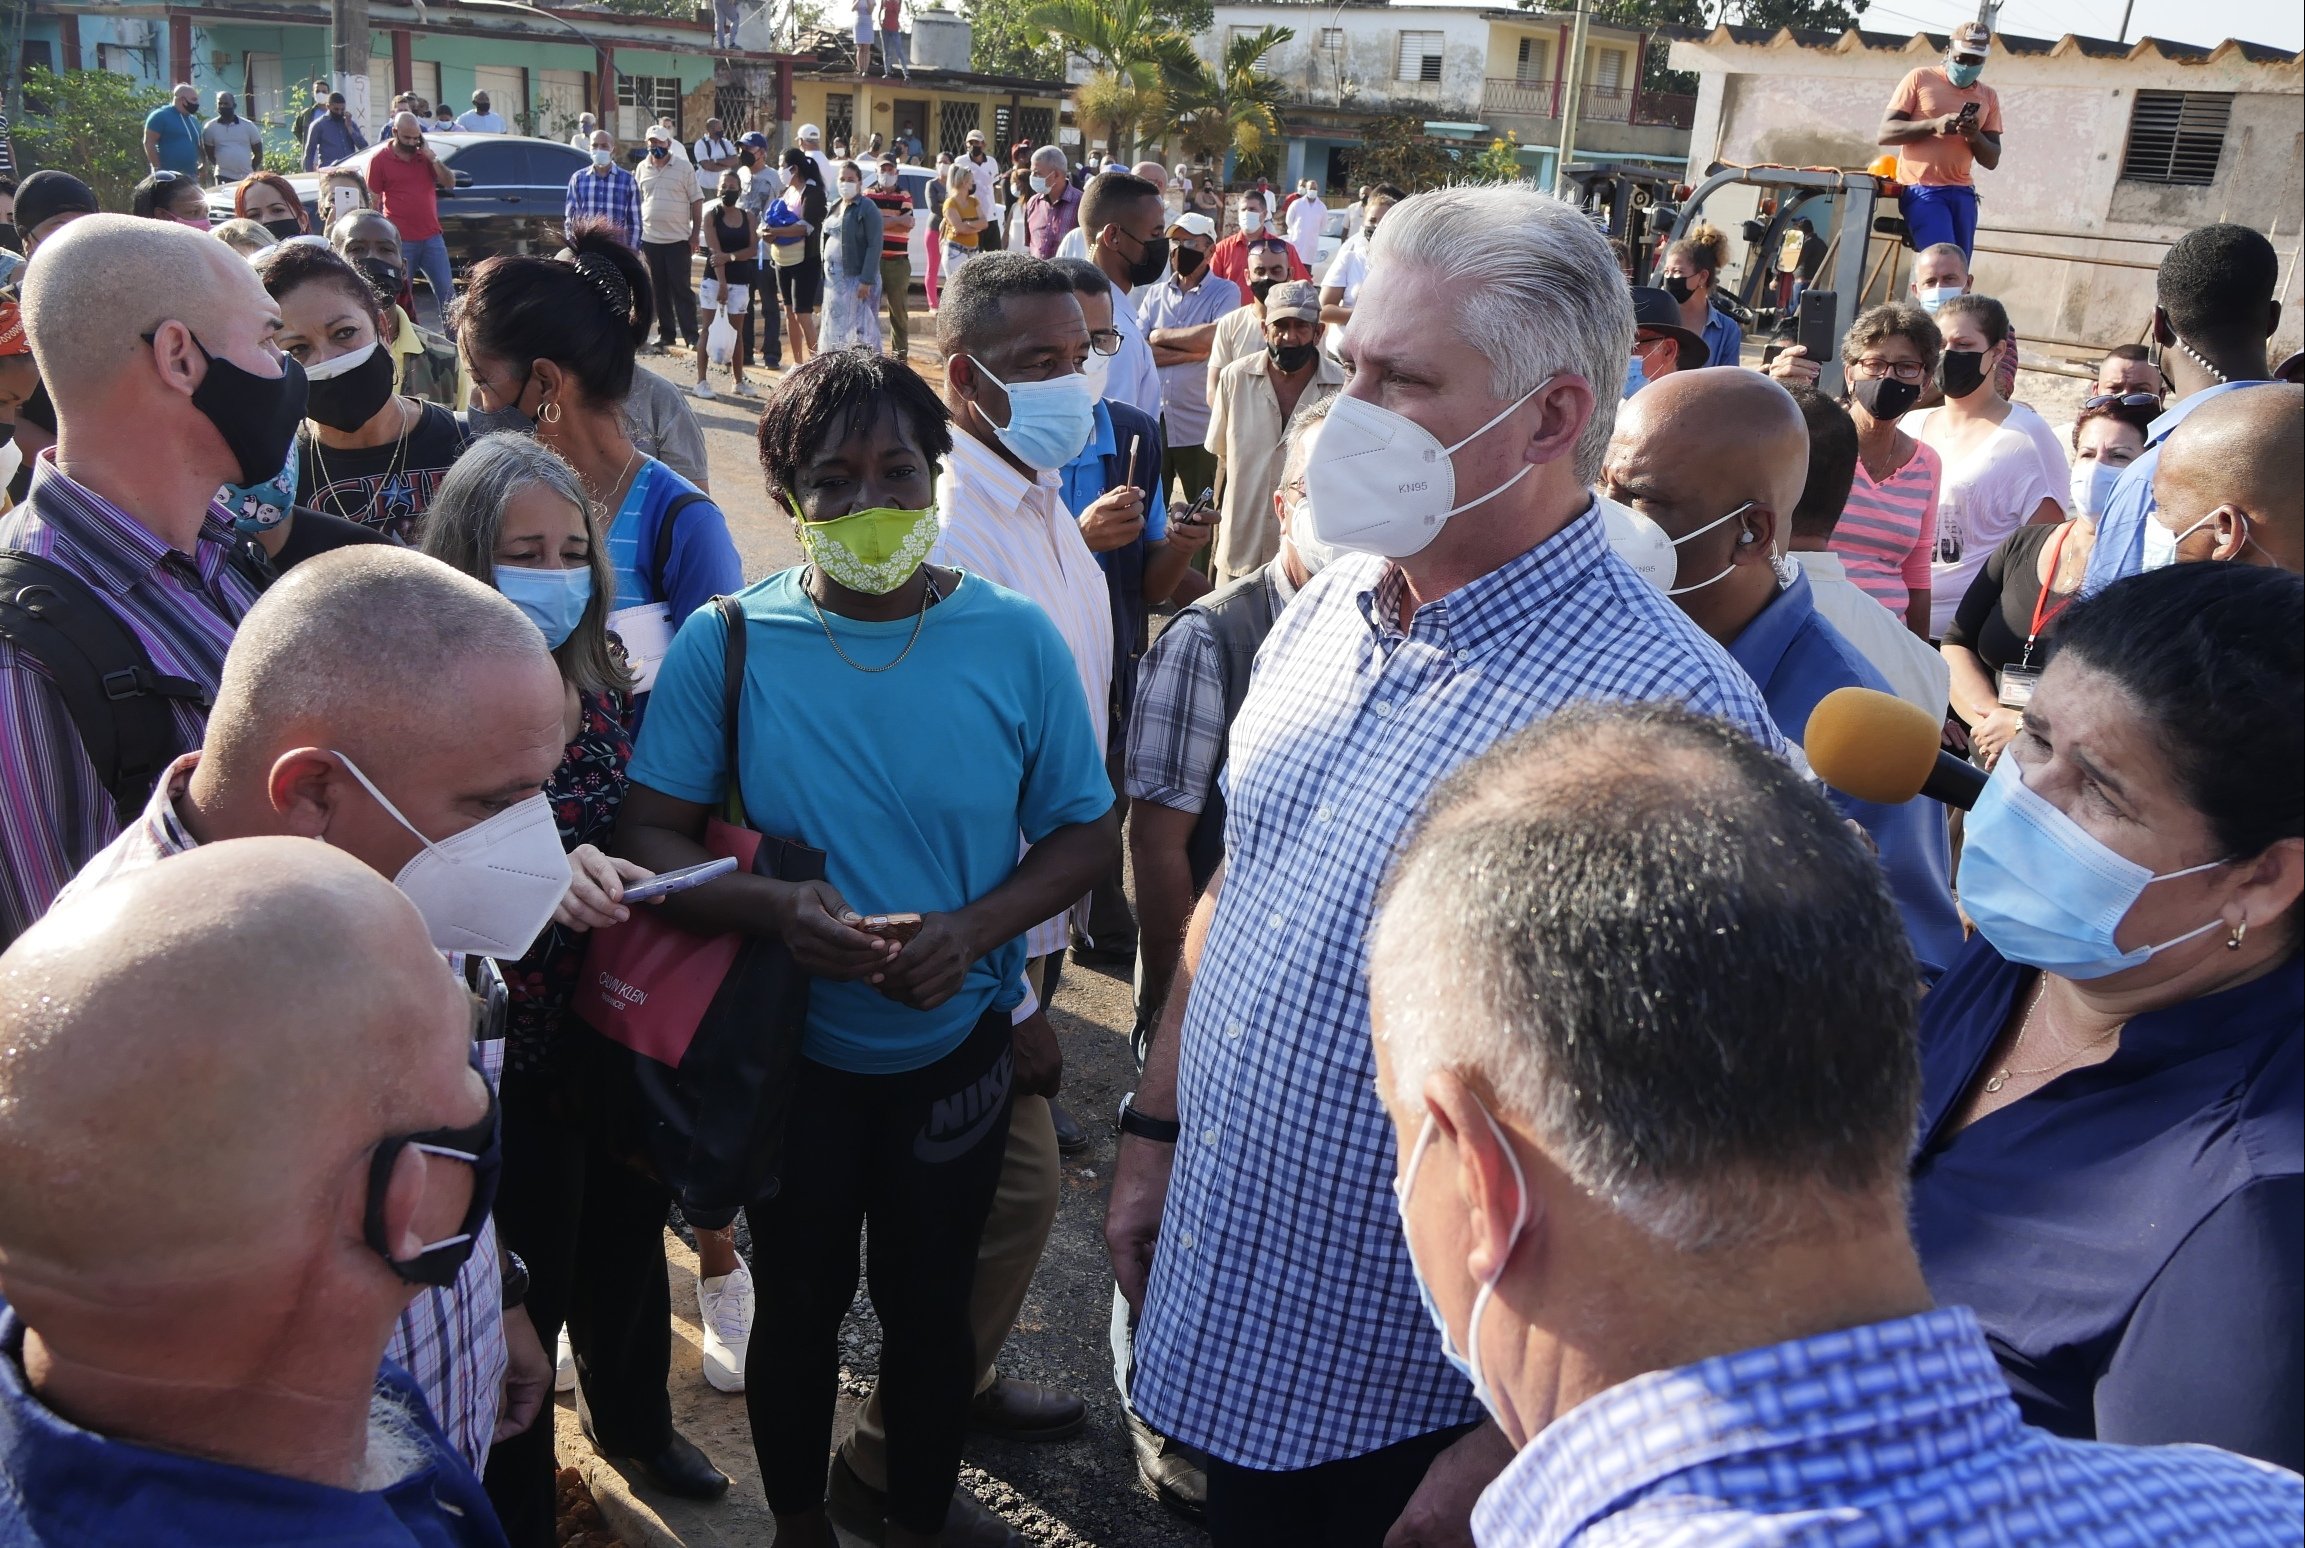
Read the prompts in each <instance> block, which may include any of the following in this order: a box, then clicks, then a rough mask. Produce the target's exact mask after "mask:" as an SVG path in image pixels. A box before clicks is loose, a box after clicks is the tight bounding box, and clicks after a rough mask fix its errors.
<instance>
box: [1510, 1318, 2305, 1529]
mask: <svg viewBox="0 0 2305 1548" xmlns="http://www.w3.org/2000/svg"><path fill="white" fill-rule="evenodd" d="M2301 1516H2305V1485H2301V1484H2300V1483H2299V1481H2298V1478H2297V1475H2296V1474H2295V1473H2289V1472H2284V1471H2282V1470H2281V1469H2280V1468H2277V1467H2272V1466H2269V1465H2268V1464H2266V1463H2263V1462H2253V1461H2250V1460H2249V1459H2248V1458H2245V1457H2237V1456H2234V1455H2233V1454H2232V1453H2230V1452H2224V1451H2219V1450H2216V1449H2215V1448H2214V1447H2209V1446H2109V1445H2102V1444H2099V1443H2097V1442H2094V1441H2076V1440H2066V1439H2063V1438H2061V1437H2058V1436H2055V1435H2051V1434H2049V1433H2048V1432H2047V1431H2045V1430H2036V1429H2033V1428H2031V1427H2029V1426H2027V1425H2026V1424H2025V1423H2024V1422H2023V1421H2022V1420H2021V1419H2020V1418H2019V1417H2018V1415H2017V1405H2016V1403H2015V1401H2014V1400H2012V1399H2011V1398H2010V1396H2009V1385H2008V1383H2007V1382H2006V1381H2005V1380H2004V1379H2003V1378H2002V1375H2001V1369H2000V1366H1999V1365H1998V1364H1997V1363H1996V1362H1995V1360H1994V1358H1993V1350H1992V1347H1991V1346H1990V1345H1989V1344H1987V1343H1986V1342H1985V1335H1984V1332H1983V1330H1982V1329H1980V1328H1979V1327H1978V1326H1977V1318H1976V1315H1975V1314H1974V1313H1973V1312H1971V1311H1970V1310H1969V1309H1968V1308H1967V1307H1965V1306H1950V1307H1946V1308H1944V1309H1942V1310H1939V1311H1931V1312H1923V1313H1921V1314H1919V1315H1918V1316H1912V1317H1901V1318H1898V1319H1897V1320H1895V1321H1892V1322H1874V1323H1867V1324H1864V1325H1863V1326H1860V1327H1854V1328H1843V1329H1839V1330H1837V1331H1835V1332H1831V1333H1820V1334H1817V1335H1816V1336H1814V1337H1812V1338H1802V1339H1793V1340H1790V1341H1788V1342H1785V1343H1781V1344H1770V1345H1767V1346H1765V1347H1763V1348H1760V1349H1746V1350H1740V1351H1738V1352H1737V1353H1735V1354H1727V1355H1719V1356H1716V1357H1714V1358H1713V1359H1710V1360H1700V1361H1698V1362H1697V1363H1696V1364H1694V1365H1686V1366H1682V1367H1680V1368H1679V1369H1676V1370H1667V1371H1651V1372H1649V1373H1648V1374H1647V1375H1645V1376H1636V1377H1634V1378H1633V1379H1632V1380H1631V1381H1628V1382H1625V1383H1623V1384H1621V1385H1619V1386H1615V1387H1611V1388H1610V1389H1609V1390H1608V1391H1606V1392H1603V1393H1600V1394H1599V1395H1597V1396H1594V1397H1590V1398H1587V1399H1586V1400H1585V1401H1584V1402H1582V1403H1580V1404H1578V1405H1577V1406H1576V1407H1575V1408H1572V1409H1570V1410H1569V1411H1568V1412H1567V1413H1565V1414H1563V1415H1561V1416H1560V1417H1559V1418H1557V1419H1555V1420H1554V1421H1553V1422H1552V1423H1551V1424H1550V1425H1548V1426H1547V1427H1546V1428H1545V1429H1544V1430H1543V1431H1542V1432H1540V1433H1539V1434H1538V1435H1537V1436H1536V1437H1535V1438H1534V1439H1533V1440H1531V1441H1530V1442H1529V1444H1528V1445H1527V1446H1526V1447H1525V1448H1523V1450H1522V1451H1521V1454H1520V1455H1519V1456H1517V1457H1515V1458H1514V1459H1513V1460H1512V1462H1511V1464H1510V1465H1508V1466H1507V1467H1506V1468H1505V1470H1504V1472H1502V1473H1500V1474H1498V1475H1497V1479H1496V1481H1495V1482H1494V1483H1492V1484H1490V1485H1489V1487H1488V1489H1487V1491H1486V1492H1485V1493H1483V1494H1482V1496H1481V1499H1480V1503H1479V1504H1478V1505H1476V1506H1474V1507H1473V1540H1474V1542H1476V1543H1477V1544H1479V1545H1480V1548H1571V1545H1576V1548H1632V1545H1635V1544H1641V1545H1662V1544H1688V1545H1691V1548H1694V1545H1697V1544H1703V1545H1704V1548H1787V1545H1791V1544H1796V1543H1798V1544H1802V1545H1804V1548H1919V1545H1922V1544H1928V1545H1933V1548H1934V1545H1941V1548H1964V1545H1967V1544H1978V1545H1980V1548H1982V1545H1991V1548H2027V1545H2030V1544H2041V1545H2044V1548H2046V1545H2048V1544H2057V1545H2059V1548H2068V1545H2070V1548H2111V1545H2114V1544H2122V1545H2128V1544H2157V1543H2168V1544H2176V1543H2183V1544H2185V1545H2187V1548H2273V1545H2275V1544H2293V1543H2295V1542H2296V1541H2297V1538H2298V1530H2299V1525H2298V1524H2299V1520H2300V1518H2301Z"/></svg>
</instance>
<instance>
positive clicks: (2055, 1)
mask: <svg viewBox="0 0 2305 1548" xmlns="http://www.w3.org/2000/svg"><path fill="white" fill-rule="evenodd" d="M2121 9H2122V7H2121V0H2004V4H2003V5H2002V7H2001V26H2002V27H2003V28H2004V29H2005V30H2007V31H2010V32H2015V33H2020V34H2025V35H2029V36H2033V37H2045V38H2054V37H2062V36H2063V35H2064V34H2066V33H2068V32H2077V33H2081V34H2083V35H2084V36H2090V37H2102V38H2110V37H2114V36H2116V35H2117V34H2118V33H2119V32H2120V30H2121ZM1976 14H1977V7H1976V4H1975V0H1966V3H1964V0H1873V3H1872V4H1871V5H1869V6H1867V7H1866V10H1865V17H1864V26H1865V29H1866V30H1867V31H1868V32H1904V31H1908V30H1910V31H1915V32H1919V31H1929V32H1943V31H1946V30H1948V29H1949V28H1950V27H1951V26H1952V25H1953V24H1954V23H1955V22H1961V21H1969V20H1973V19H1974V18H1975V17H1976ZM2140 37H2155V38H2171V39H2174V40H2176V41H2178V42H2180V43H2218V42H2221V41H2223V40H2224V39H2226V38H2244V39H2247V40H2248V41H2249V42H2252V43H2271V44H2273V45H2275V46H2277V47H2280V48H2288V49H2297V48H2305V6H2300V5H2298V4H2297V3H2296V0H2136V9H2135V13H2134V14H2133V15H2132V16H2131V17H2130V18H2129V38H2130V40H2131V41H2132V42H2134V41H2135V40H2136V39H2138V38H2140Z"/></svg>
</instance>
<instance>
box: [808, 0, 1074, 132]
mask: <svg viewBox="0 0 2305 1548" xmlns="http://www.w3.org/2000/svg"><path fill="white" fill-rule="evenodd" d="M962 27H963V29H964V31H963V46H962V48H961V50H960V55H959V57H960V58H961V59H962V60H963V61H964V62H965V61H966V59H967V58H968V51H967V48H966V46H965V27H966V24H965V23H963V24H962ZM1064 94H1065V85H1064V82H1062V81H1040V80H1032V79H1029V78H1025V77H1019V76H1007V75H982V74H978V73H976V72H974V71H970V70H966V69H950V68H943V69H940V68H937V67H934V66H928V65H923V64H921V63H918V62H916V63H915V64H914V65H913V68H912V74H911V76H910V77H909V78H904V77H899V78H895V79H891V78H889V77H887V76H880V75H873V76H867V77H866V78H864V79H862V80H859V79H858V78H857V75H856V71H855V68H854V65H853V61H851V60H842V61H838V62H836V61H831V60H825V61H821V62H820V61H813V60H803V61H801V62H800V63H799V64H798V65H797V66H796V68H795V71H794V74H793V79H792V97H793V108H792V115H793V122H794V123H796V124H818V125H821V126H822V127H823V129H824V143H825V148H826V149H827V150H829V149H831V147H832V145H833V143H834V142H835V141H840V140H845V141H847V142H848V145H849V148H850V150H851V151H853V152H855V153H857V154H859V155H861V154H863V151H864V147H865V143H866V142H867V140H869V139H870V137H871V136H872V135H873V134H874V133H875V132H877V133H878V134H879V135H880V138H881V143H882V144H883V145H884V146H888V145H893V144H895V143H896V136H897V132H898V131H899V130H901V129H905V128H910V129H911V130H912V132H913V134H914V136H915V137H917V138H918V139H919V141H920V145H921V159H922V160H923V161H924V162H933V161H935V160H936V155H937V152H939V151H944V152H947V153H949V154H950V155H952V156H954V157H955V158H957V157H959V156H961V155H962V154H964V153H965V152H966V151H967V149H968V132H969V131H970V130H971V129H981V130H983V131H984V136H985V147H986V153H987V154H988V155H991V156H993V157H994V158H995V159H997V160H998V161H999V162H1000V164H1001V165H1002V166H1004V167H1005V166H1007V165H1008V148H1009V147H1010V146H1011V145H1014V144H1015V143H1016V142H1017V141H1019V140H1030V141H1032V143H1033V144H1035V145H1053V144H1055V143H1056V134H1057V119H1058V115H1059V113H1060V111H1061V110H1062V108H1063V106H1064Z"/></svg>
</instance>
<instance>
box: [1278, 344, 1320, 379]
mask: <svg viewBox="0 0 2305 1548" xmlns="http://www.w3.org/2000/svg"><path fill="white" fill-rule="evenodd" d="M1318 348H1320V346H1319V345H1318V344H1267V345H1266V346H1265V353H1266V354H1268V355H1270V356H1272V357H1273V364H1274V365H1277V366H1279V367H1280V368H1281V369H1282V370H1283V371H1287V372H1291V373H1294V372H1297V371H1302V370H1303V369H1304V368H1305V367H1306V366H1308V365H1311V364H1312V361H1313V351H1314V350H1316V349H1318Z"/></svg>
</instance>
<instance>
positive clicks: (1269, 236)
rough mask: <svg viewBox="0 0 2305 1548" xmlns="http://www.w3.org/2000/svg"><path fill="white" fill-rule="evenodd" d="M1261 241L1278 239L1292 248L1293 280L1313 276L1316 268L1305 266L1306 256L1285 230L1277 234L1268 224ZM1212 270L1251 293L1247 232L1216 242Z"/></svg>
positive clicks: (1242, 292) (1210, 269) (1289, 252)
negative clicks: (1311, 268) (1298, 249)
mask: <svg viewBox="0 0 2305 1548" xmlns="http://www.w3.org/2000/svg"><path fill="white" fill-rule="evenodd" d="M1257 240H1258V241H1260V242H1261V241H1266V240H1270V241H1274V242H1278V243H1279V244H1280V245H1281V246H1282V247H1284V248H1286V249H1287V250H1288V255H1289V278H1290V279H1293V280H1309V279H1311V278H1312V277H1313V271H1312V270H1310V269H1308V268H1306V267H1305V260H1304V258H1303V257H1302V255H1300V254H1299V253H1298V252H1297V249H1296V244H1295V243H1294V242H1291V241H1290V240H1289V239H1288V236H1287V234H1286V233H1285V232H1284V233H1281V234H1278V235H1276V234H1275V233H1274V231H1273V228H1272V227H1271V226H1267V227H1265V229H1264V231H1263V232H1262V233H1260V234H1259V236H1258V238H1257ZM1209 272H1210V273H1211V274H1214V275H1215V276H1217V278H1219V279H1229V280H1231V281H1232V282H1233V283H1234V284H1235V285H1238V286H1239V287H1240V289H1241V294H1242V295H1244V296H1245V295H1247V294H1248V293H1249V239H1248V234H1247V233H1246V232H1241V231H1236V232H1234V233H1233V234H1232V235H1231V236H1229V237H1226V238H1225V239H1224V240H1223V241H1221V242H1219V243H1218V244H1217V245H1216V251H1215V252H1212V253H1210V254H1209Z"/></svg>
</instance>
